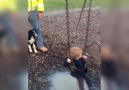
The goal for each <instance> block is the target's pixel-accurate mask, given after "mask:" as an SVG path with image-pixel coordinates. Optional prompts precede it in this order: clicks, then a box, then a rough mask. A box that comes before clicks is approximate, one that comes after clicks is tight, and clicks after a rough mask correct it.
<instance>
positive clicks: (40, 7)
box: [37, 0, 44, 12]
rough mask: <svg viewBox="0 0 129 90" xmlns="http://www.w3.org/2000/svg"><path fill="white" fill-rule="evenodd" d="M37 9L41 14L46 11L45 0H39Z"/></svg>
mask: <svg viewBox="0 0 129 90" xmlns="http://www.w3.org/2000/svg"><path fill="white" fill-rule="evenodd" d="M37 9H38V11H41V12H43V11H44V1H43V0H38V5H37Z"/></svg>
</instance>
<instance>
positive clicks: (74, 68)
mask: <svg viewBox="0 0 129 90" xmlns="http://www.w3.org/2000/svg"><path fill="white" fill-rule="evenodd" d="M65 1H66V25H67V40H68V43H67V46H68V50H69V49H70V47H71V43H70V27H69V26H70V23H69V3H68V0H65ZM86 2H87V0H84V4H83V7H82V10H81V13H80V16H79V20H78V23H77V27H76V28H78V25H79V23H80V20H81V16H82V13H83V11H84V8H85V5H86ZM91 7H92V0H90V3H89V10H88V20H87V27H86V33H85V42H84V47H83V51H84V53H85V54H86V51H87V50H86V48H88V46H87V41H88V33H89V27H90V16H91ZM86 69H87V64H85V66H84V69H83V70H79V69H77V68H76V67H75V64H74V62H73V63H72V65H70V70H71V71H74V70H78V71H85V70H86ZM86 72H87V70H86Z"/></svg>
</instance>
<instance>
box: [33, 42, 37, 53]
mask: <svg viewBox="0 0 129 90" xmlns="http://www.w3.org/2000/svg"><path fill="white" fill-rule="evenodd" d="M33 48H34V52H35V53H38V51H37V49H36V46H35V44H34V43H33Z"/></svg>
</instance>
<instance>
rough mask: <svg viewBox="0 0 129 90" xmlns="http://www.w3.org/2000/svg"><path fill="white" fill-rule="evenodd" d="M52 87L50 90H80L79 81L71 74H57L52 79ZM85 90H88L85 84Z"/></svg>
mask: <svg viewBox="0 0 129 90" xmlns="http://www.w3.org/2000/svg"><path fill="white" fill-rule="evenodd" d="M50 80H51V82H52V87H51V88H50V90H79V87H78V83H77V80H76V79H75V78H74V77H72V76H70V74H69V72H57V73H55V74H54V75H52V76H51V77H50ZM85 90H88V87H87V85H86V84H85Z"/></svg>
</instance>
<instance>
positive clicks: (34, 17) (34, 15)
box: [28, 10, 44, 48]
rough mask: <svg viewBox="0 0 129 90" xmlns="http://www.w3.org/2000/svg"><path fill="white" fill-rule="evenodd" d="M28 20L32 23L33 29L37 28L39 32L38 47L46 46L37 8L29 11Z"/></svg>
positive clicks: (36, 31)
mask: <svg viewBox="0 0 129 90" xmlns="http://www.w3.org/2000/svg"><path fill="white" fill-rule="evenodd" d="M28 21H29V23H30V24H31V25H32V27H33V29H34V30H35V33H36V34H37V37H36V44H37V47H38V48H42V47H44V45H43V38H42V35H41V30H40V20H39V18H38V12H37V11H36V10H35V11H31V12H29V18H28Z"/></svg>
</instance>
